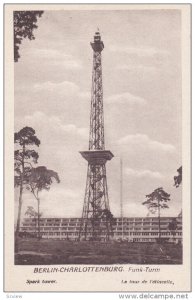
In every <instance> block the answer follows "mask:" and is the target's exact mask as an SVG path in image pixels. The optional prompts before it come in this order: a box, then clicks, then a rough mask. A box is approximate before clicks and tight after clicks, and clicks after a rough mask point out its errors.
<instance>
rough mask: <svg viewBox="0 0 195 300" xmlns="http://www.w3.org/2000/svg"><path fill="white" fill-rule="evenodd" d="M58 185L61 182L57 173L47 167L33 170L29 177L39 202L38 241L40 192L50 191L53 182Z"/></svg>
mask: <svg viewBox="0 0 195 300" xmlns="http://www.w3.org/2000/svg"><path fill="white" fill-rule="evenodd" d="M54 179H55V181H56V182H57V183H59V182H60V179H59V176H58V173H57V172H54V171H53V170H48V169H47V168H46V167H45V166H40V167H37V168H32V170H31V174H30V177H29V189H30V191H31V192H32V193H33V195H34V197H35V199H36V200H37V214H38V239H40V238H41V236H40V192H41V191H42V190H47V191H48V190H49V189H50V186H51V184H52V183H53V180H54Z"/></svg>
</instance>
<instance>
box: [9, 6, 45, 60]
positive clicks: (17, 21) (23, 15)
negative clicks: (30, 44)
mask: <svg viewBox="0 0 195 300" xmlns="http://www.w3.org/2000/svg"><path fill="white" fill-rule="evenodd" d="M42 14H43V11H41V10H40V11H39V10H36V11H33V10H31V11H30V10H29V11H14V14H13V17H14V61H15V62H17V61H18V59H19V58H20V54H19V45H20V44H21V42H22V40H23V39H24V38H28V39H29V40H34V39H35V37H34V33H33V30H34V29H36V28H37V27H38V26H37V25H36V23H37V19H38V17H39V18H40V17H41V16H42Z"/></svg>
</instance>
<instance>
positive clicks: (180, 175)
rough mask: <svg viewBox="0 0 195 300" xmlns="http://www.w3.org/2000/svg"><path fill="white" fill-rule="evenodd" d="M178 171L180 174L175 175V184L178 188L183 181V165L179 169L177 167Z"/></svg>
mask: <svg viewBox="0 0 195 300" xmlns="http://www.w3.org/2000/svg"><path fill="white" fill-rule="evenodd" d="M177 172H178V175H177V176H174V181H175V183H174V186H176V188H177V187H179V186H180V184H181V183H182V166H181V167H180V168H179V169H177Z"/></svg>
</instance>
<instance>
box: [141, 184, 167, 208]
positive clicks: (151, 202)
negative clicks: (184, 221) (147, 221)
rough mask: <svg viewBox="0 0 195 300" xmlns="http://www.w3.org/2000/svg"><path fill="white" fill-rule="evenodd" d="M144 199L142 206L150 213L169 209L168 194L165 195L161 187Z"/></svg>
mask: <svg viewBox="0 0 195 300" xmlns="http://www.w3.org/2000/svg"><path fill="white" fill-rule="evenodd" d="M146 198H147V200H146V201H144V202H143V203H142V204H143V205H146V206H147V208H148V210H149V211H150V212H151V213H155V212H156V211H157V210H159V209H165V208H169V207H168V205H167V202H168V201H170V194H168V193H166V192H165V191H164V190H163V188H162V187H160V188H157V189H155V190H154V191H153V192H152V193H151V194H149V195H146Z"/></svg>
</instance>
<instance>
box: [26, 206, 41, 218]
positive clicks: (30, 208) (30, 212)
mask: <svg viewBox="0 0 195 300" xmlns="http://www.w3.org/2000/svg"><path fill="white" fill-rule="evenodd" d="M25 215H26V216H28V217H29V218H34V219H35V218H37V216H38V213H37V212H36V210H35V209H34V207H33V206H28V207H27V210H26V212H25Z"/></svg>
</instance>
